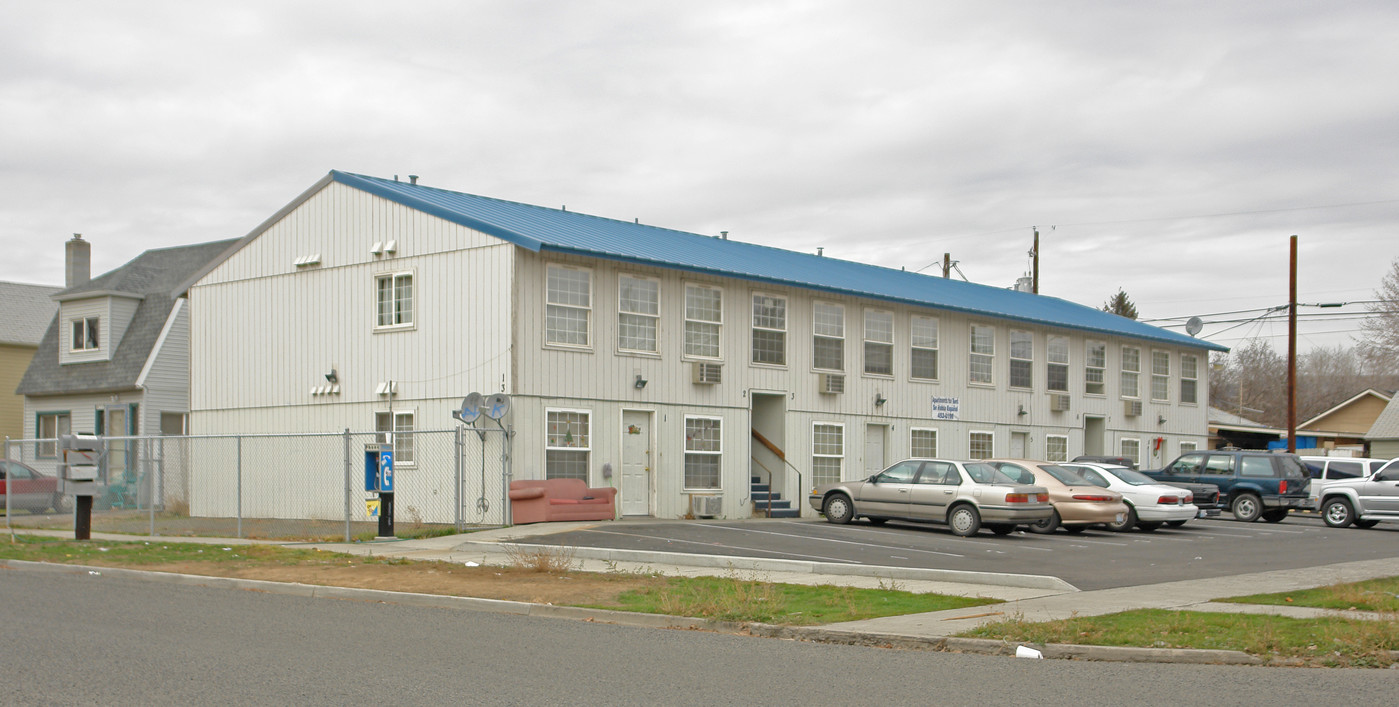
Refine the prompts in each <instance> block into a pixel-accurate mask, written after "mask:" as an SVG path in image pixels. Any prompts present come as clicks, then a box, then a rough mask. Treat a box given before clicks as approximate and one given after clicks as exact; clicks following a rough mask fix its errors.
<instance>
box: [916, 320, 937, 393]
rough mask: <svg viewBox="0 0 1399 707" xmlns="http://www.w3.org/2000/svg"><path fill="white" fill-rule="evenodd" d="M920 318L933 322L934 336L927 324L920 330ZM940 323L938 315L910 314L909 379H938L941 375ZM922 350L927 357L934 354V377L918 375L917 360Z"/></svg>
mask: <svg viewBox="0 0 1399 707" xmlns="http://www.w3.org/2000/svg"><path fill="white" fill-rule="evenodd" d="M920 320H922V321H924V322H929V323H931V324H932V326H931V332H932V336H928V331H929V327H927V326H923V327H921V329H922V331H920V327H919V326H918V324H919V321H920ZM939 325H940V322H938V318H937V317H929V316H927V315H924V314H913V315H910V316H909V318H908V332H909V346H908V347H909V364H908V377H909V380H930V381H935V380H938V376H939V365H940V362H939V361H938V359H939V355H938V326H939ZM920 352H921V353H922V355H923V356H925V357H926V356H927V355H928V354H929V353H931V354H932V362H933V377H932V378H928V377H926V376H920V375H918V369H917V361H918V358H919V354H920Z"/></svg>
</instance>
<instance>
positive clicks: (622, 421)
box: [176, 172, 1225, 522]
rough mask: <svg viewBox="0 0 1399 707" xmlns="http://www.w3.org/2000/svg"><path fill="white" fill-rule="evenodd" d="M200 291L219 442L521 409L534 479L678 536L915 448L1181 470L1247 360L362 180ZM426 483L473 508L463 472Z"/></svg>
mask: <svg viewBox="0 0 1399 707" xmlns="http://www.w3.org/2000/svg"><path fill="white" fill-rule="evenodd" d="M183 289H188V292H189V298H190V309H191V346H192V349H193V356H192V364H191V365H192V373H191V377H192V381H193V386H192V389H191V404H192V406H191V410H192V421H193V424H194V426H195V427H196V429H198V430H199V431H200V432H201V433H267V432H334V431H338V430H343V429H352V430H369V429H375V428H377V429H383V430H394V431H396V432H398V433H399V439H405V438H407V439H411V436H409V435H407V433H409V432H412V431H414V430H433V429H445V428H450V427H453V426H454V425H455V423H454V422H453V421H452V418H451V412H452V411H453V410H455V409H457V408H458V407H459V405H460V401H461V400H462V398H463V397H464V396H465V395H466V394H468V393H471V392H482V393H495V392H504V393H507V394H509V395H510V396H512V407H511V410H510V413H509V415H508V416H507V418H506V419H505V420H504V422H505V424H507V425H510V426H511V427H513V430H514V441H513V449H512V466H513V471H514V475H515V478H523V479H538V478H555V477H576V478H580V479H583V480H584V481H586V482H587V483H588V484H589V485H591V486H600V485H611V486H616V487H617V488H619V489H620V494H619V512H620V513H621V514H623V515H637V516H659V517H670V518H674V517H679V516H682V515H684V514H685V513H686V512H687V511H688V510H689V508H690V505H689V496H691V495H693V494H709V495H718V496H720V497H721V498H722V511H721V513H720V515H722V516H724V517H740V516H745V515H749V514H751V513H752V510H753V507H752V502H751V501H750V497H751V495H752V492H751V490H750V479H751V478H753V477H761V478H763V479H767V478H768V477H769V476H771V477H772V482H773V485H774V487H775V489H776V490H777V491H778V492H780V493H782V494H784V495H785V496H786V497H787V498H790V499H796V500H797V501H798V502H800V501H802V500H803V498H804V496H805V494H806V492H807V491H808V490H809V489H810V488H811V486H812V485H813V484H816V483H823V482H827V481H834V480H838V479H850V478H856V477H861V476H864V475H866V474H868V473H870V472H871V471H872V470H877V469H880V468H882V467H883V466H885V465H886V464H887V463H890V462H892V461H893V460H896V459H899V458H902V457H907V456H910V455H923V456H946V457H952V458H961V459H967V458H985V457H991V456H996V455H1000V456H1015V457H1036V458H1049V459H1061V460H1063V459H1068V458H1071V457H1073V456H1075V455H1078V454H1085V453H1086V454H1109V453H1111V454H1121V455H1124V456H1129V457H1132V458H1134V459H1137V460H1138V461H1139V462H1140V463H1142V464H1145V465H1152V464H1160V463H1161V462H1162V460H1163V459H1164V460H1166V461H1169V459H1170V458H1172V457H1173V456H1174V454H1175V453H1176V452H1178V451H1179V450H1181V449H1195V448H1199V447H1201V446H1203V445H1204V444H1205V442H1206V425H1207V421H1208V416H1207V413H1206V409H1207V406H1206V400H1205V396H1206V391H1208V389H1209V386H1208V380H1207V378H1206V377H1207V373H1208V366H1207V365H1206V363H1207V357H1208V353H1209V352H1210V351H1220V350H1225V349H1223V347H1220V346H1218V345H1216V344H1211V343H1209V342H1205V341H1201V340H1198V339H1193V338H1190V337H1187V336H1184V335H1181V334H1177V333H1173V332H1169V331H1166V330H1163V329H1160V328H1157V327H1153V326H1150V325H1147V324H1143V323H1140V322H1137V321H1133V320H1131V319H1127V318H1124V317H1119V316H1116V315H1113V314H1109V313H1106V312H1102V311H1099V310H1097V309H1095V308H1093V307H1086V306H1082V305H1079V304H1075V303H1072V302H1068V301H1065V300H1061V299H1057V298H1054V297H1047V296H1038V295H1033V294H1028V293H1023V292H1016V291H1012V290H1009V289H1000V288H995V287H988V286H984V285H977V284H971V283H967V282H960V281H956V280H951V279H944V278H939V277H932V276H927V275H920V274H916V273H912V272H905V271H901V270H892V269H888V268H882V267H875V266H871V265H864V264H860V263H854V262H848V261H842V260H837V259H835V258H827V257H820V256H819V255H811V254H805V253H795V252H791V251H786V250H780V249H777V248H770V247H764V246H759V245H754V244H751V243H742V242H738V241H736V240H729V239H727V238H726V237H717V236H703V235H697V234H692V233H684V232H680V231H674V230H668V229H664V228H659V227H655V226H649V225H643V224H640V223H634V222H629V221H619V220H611V219H606V218H599V217H596V216H589V215H585V214H581V213H576V212H571V211H567V210H561V209H551V208H543V207H538V206H530V205H526V204H520V203H514V202H509V201H502V200H498V199H491V198H486V197H480V196H472V195H469V194H462V193H457V192H451V191H445V190H442V189H436V188H431V187H427V186H423V185H419V184H417V183H416V179H414V183H408V182H399V181H397V180H396V179H395V180H386V179H378V178H373V177H365V176H359V175H354V174H347V173H343V172H331V173H330V174H329V175H328V176H326V177H325V178H324V179H322V180H321V181H320V182H318V183H317V184H315V185H314V186H312V187H311V188H310V189H309V190H307V191H306V192H305V193H303V194H302V195H301V196H299V197H298V198H297V199H295V200H294V201H292V202H291V203H290V204H289V205H287V206H286V207H285V208H283V209H282V210H281V211H279V212H278V213H276V214H274V215H273V216H272V217H271V218H269V219H268V220H267V221H266V222H264V223H263V224H262V225H260V226H259V227H257V228H256V229H255V230H253V231H252V232H251V233H249V234H248V235H247V236H246V237H244V238H243V239H242V240H241V241H240V242H239V243H238V245H237V246H236V247H235V248H233V249H231V250H230V251H229V252H228V253H226V254H225V255H224V256H223V257H221V258H219V259H218V260H217V261H216V262H214V263H212V264H211V265H210V266H209V267H208V268H206V269H205V270H203V271H202V272H200V273H199V274H198V275H197V276H196V277H194V278H192V279H191V280H190V281H189V282H188V283H187V285H186V286H185V287H180V288H176V291H179V290H183ZM330 371H335V373H336V375H335V380H336V385H334V386H326V385H325V383H326V380H327V378H328V375H327V374H328V372H330ZM758 435H761V440H759V439H758V438H757V436H758ZM1158 440H1159V441H1158ZM769 445H770V446H769ZM774 450H777V451H774ZM778 452H780V453H781V454H782V456H783V457H784V458H785V462H784V461H783V460H782V459H779V458H778V457H777V453H778ZM401 456H402V455H401V454H400V457H401ZM471 463H472V464H474V463H476V462H475V461H474V460H473V461H471ZM788 464H790V465H791V466H788ZM288 466H289V467H294V466H295V465H294V464H289V465H288ZM293 471H294V469H293ZM287 473H292V472H291V471H289V472H287ZM336 473H337V474H338V473H339V472H336ZM798 473H799V474H800V477H798V476H797V474H798ZM405 475H407V476H409V477H411V476H412V475H417V476H425V475H433V476H435V477H436V478H438V479H441V480H442V482H441V483H442V484H443V485H444V488H445V489H446V491H444V493H450V490H451V483H452V478H453V477H452V475H453V468H452V462H451V460H450V458H449V459H446V460H443V461H441V462H439V463H436V464H430V463H425V462H424V463H418V464H417V465H416V466H414V467H409V468H403V469H399V470H398V471H397V477H398V479H399V483H403V482H404V481H405ZM332 481H333V478H332ZM284 483H285V484H286V485H288V486H291V485H292V484H293V483H294V482H293V481H291V480H286V481H285V482H284ZM196 505H198V504H196ZM799 505H804V504H800V503H799ZM805 513H806V514H808V515H810V514H811V510H810V509H805ZM429 520H436V521H437V522H441V520H442V519H437V518H434V519H429ZM446 520H450V517H448V518H447V519H446ZM494 520H495V522H499V521H500V520H501V519H500V518H499V517H498V516H497V517H496V518H495V519H494Z"/></svg>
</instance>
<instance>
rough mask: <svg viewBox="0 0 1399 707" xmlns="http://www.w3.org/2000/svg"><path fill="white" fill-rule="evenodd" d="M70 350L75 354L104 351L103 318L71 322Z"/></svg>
mask: <svg viewBox="0 0 1399 707" xmlns="http://www.w3.org/2000/svg"><path fill="white" fill-rule="evenodd" d="M68 331H69V332H70V333H69V342H68V350H69V351H71V352H73V353H79V352H87V351H101V350H102V317H74V318H73V319H70V320H69V327H68Z"/></svg>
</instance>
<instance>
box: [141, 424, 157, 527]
mask: <svg viewBox="0 0 1399 707" xmlns="http://www.w3.org/2000/svg"><path fill="white" fill-rule="evenodd" d="M143 441H144V442H145V443H146V454H145V457H146V505H147V506H149V509H148V510H149V512H150V519H151V526H150V533H149V535H150V536H151V537H155V489H156V483H155V458H154V457H153V456H152V455H151V453H152V451H153V446H154V445H152V444H151V442H153V441H154V440H152V439H149V438H147V439H145V440H143Z"/></svg>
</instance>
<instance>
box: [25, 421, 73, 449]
mask: <svg viewBox="0 0 1399 707" xmlns="http://www.w3.org/2000/svg"><path fill="white" fill-rule="evenodd" d="M37 423H38V424H36V425H35V427H34V436H35V437H36V438H38V439H47V440H54V441H52V442H40V443H39V448H38V450H37V454H38V456H39V458H40V459H56V458H57V457H58V441H57V440H58V436H59V435H67V434H73V416H72V415H70V414H69V413H67V412H41V413H39V415H38V419H37Z"/></svg>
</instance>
